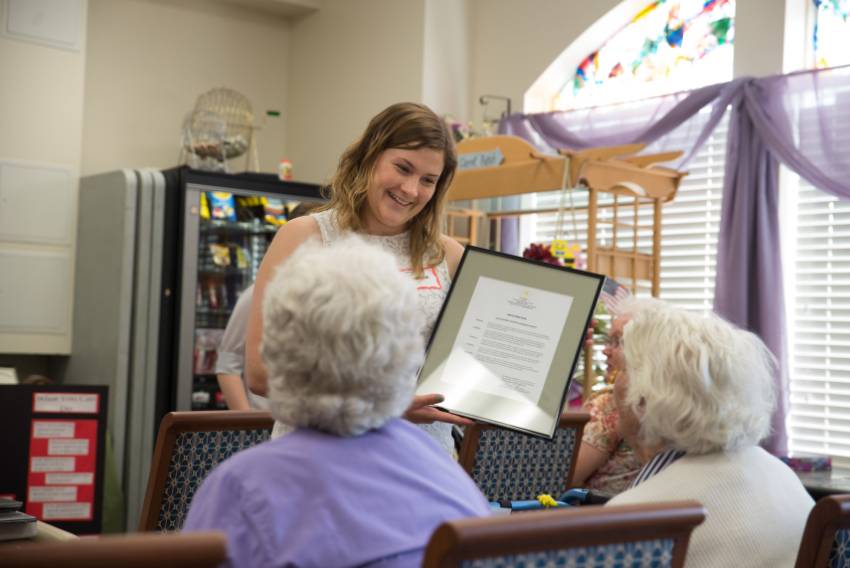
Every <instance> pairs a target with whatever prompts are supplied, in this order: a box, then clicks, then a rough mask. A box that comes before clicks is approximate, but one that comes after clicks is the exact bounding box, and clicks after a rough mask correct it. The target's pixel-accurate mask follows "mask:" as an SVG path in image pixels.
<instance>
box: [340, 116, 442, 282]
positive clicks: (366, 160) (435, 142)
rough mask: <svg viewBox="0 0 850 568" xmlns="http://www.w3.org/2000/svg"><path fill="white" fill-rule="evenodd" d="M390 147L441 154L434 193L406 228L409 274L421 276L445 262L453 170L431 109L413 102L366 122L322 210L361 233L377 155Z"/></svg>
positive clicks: (438, 120) (344, 158)
mask: <svg viewBox="0 0 850 568" xmlns="http://www.w3.org/2000/svg"><path fill="white" fill-rule="evenodd" d="M390 148H401V149H405V150H417V149H419V148H430V149H432V150H437V151H440V152H442V153H443V171H442V172H441V173H440V178H439V179H438V180H437V185H436V188H435V190H434V195H433V197H432V198H431V200H430V201H428V203H427V204H426V205H425V207H424V208H423V209H422V211H420V212H419V214H418V215H417V216H416V217H415V218H413V220H411V222H410V226H409V227H408V229H409V230H410V259H411V263H412V269H413V273H414V274H415V275H416V276H422V273H423V269H424V266H425V265H426V263H429V264H437V263H440V262H442V260H443V258H445V254H446V253H445V247H444V246H443V243H442V242H441V240H440V236H441V235H442V230H441V224H442V221H443V219H442V217H443V207H444V204H445V198H446V190H447V189H448V187H449V184H451V181H452V178H453V177H454V173H455V168H456V166H457V153H456V152H455V145H454V140H453V138H452V135H451V133H450V132H449V130H448V128H447V127H446V124H445V122H444V121H443V120H442V119H441V118H440V117H439V116H437V115H436V114H434V112H433V111H432V110H431V109H429V108H428V107H426V106H425V105H421V104H416V103H396V104H394V105H392V106H390V107H388V108H386V109H384V110H383V111H381V112H380V113H379V114H378V115H377V116H375V117H374V118H373V119H372V120H371V121H369V125H368V126H367V127H366V130H365V132H363V134H362V136H360V138H359V139H358V140H357V141H356V142H354V143H353V144H352V145H351V146H349V147H348V148H347V149H346V150H345V152H343V154H342V156H341V157H340V159H339V166H338V167H337V170H336V173H335V174H334V176H333V178H332V179H331V182H330V187H329V189H330V195H329V202H328V204H327V205H326V206H325V207H324V209H332V210H333V211H334V213H335V215H336V221H337V223H338V224H339V226H340V227H341V228H342V229H349V230H352V231H358V232H360V231H363V230H364V229H365V226H364V223H363V208H364V207H366V193H367V191H368V189H369V185H370V184H371V183H372V179H373V177H374V172H375V164H377V162H378V157H379V156H380V155H381V153H383V152H384V151H385V150H388V149H390Z"/></svg>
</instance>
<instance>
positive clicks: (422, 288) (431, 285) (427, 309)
mask: <svg viewBox="0 0 850 568" xmlns="http://www.w3.org/2000/svg"><path fill="white" fill-rule="evenodd" d="M312 217H313V218H314V219H315V220H316V222H317V223H318V224H319V231H320V232H321V234H322V243H323V244H325V245H327V244H329V243H332V242H333V241H335V240H336V239H338V238H339V237H340V236H341V235H342V233H343V231H342V230H341V229H340V228H339V225H337V223H336V220H335V219H334V216H333V211H330V210H329V211H320V212H318V213H313V214H312ZM361 236H362V237H363V238H364V239H366V240H367V241H369V242H372V243H375V244H378V245H380V246H381V247H382V248H384V249H386V250H387V251H389V252H390V253H392V254H393V256H395V257H396V258H397V259H398V263H399V266H402V267H404V268H402V270H403V271H404V270H407V271H411V272H412V267H411V262H410V234H409V233H408V232H404V233H402V234H400V235H392V236H389V237H383V236H376V235H366V234H362V235H361ZM417 282H418V285H417V292H418V294H417V296H418V299H419V307H420V308H421V309H422V312H423V313H424V314H425V328H424V329H423V330H422V335H423V336H424V338H425V341H427V340H428V338H429V337H430V336H431V331H432V330H433V329H434V323H435V322H436V321H437V316H438V315H439V314H440V308H442V306H443V301H444V300H445V299H446V294H448V292H449V287H450V286H451V277H450V276H449V266H448V264H447V263H446V261H445V259H444V260H443V261H442V262H441V263H440V264H438V265H437V266H429V267H426V268H425V276H424V278H422V279H421V280H418V281H417ZM419 426H420V427H421V428H422V429H424V430H425V431H427V432H428V433H429V434H431V436H433V437H434V438H435V439H436V440H437V441H438V442H439V443H440V445H442V446H443V447H444V448H445V449H446V451H448V452H449V453H450V454H454V440H453V439H452V427H451V425H450V424H445V423H442V422H435V423H434V424H420V425H419Z"/></svg>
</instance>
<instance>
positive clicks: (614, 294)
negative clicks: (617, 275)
mask: <svg viewBox="0 0 850 568" xmlns="http://www.w3.org/2000/svg"><path fill="white" fill-rule="evenodd" d="M599 296H600V298H601V299H602V303H603V304H605V309H606V310H608V313H609V314H611V315H612V316H617V315H619V313H620V309H619V305H620V302H622V301H623V300H625V299H627V298H628V297H630V296H631V293H630V292H629V291H628V289H626V287H625V286H623V285H622V284H620V283H619V282H617V281H616V280H614V279H613V278H608V277H606V278H605V282H603V283H602V292H600V294H599Z"/></svg>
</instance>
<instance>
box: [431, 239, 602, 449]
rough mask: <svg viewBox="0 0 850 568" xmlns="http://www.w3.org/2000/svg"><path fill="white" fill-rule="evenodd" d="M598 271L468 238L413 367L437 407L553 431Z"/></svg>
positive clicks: (533, 431) (530, 430)
mask: <svg viewBox="0 0 850 568" xmlns="http://www.w3.org/2000/svg"><path fill="white" fill-rule="evenodd" d="M603 279H604V277H603V276H601V275H599V274H594V273H591V272H584V271H581V270H574V269H571V268H565V267H559V266H552V265H549V264H543V263H539V262H534V261H531V260H527V259H524V258H520V257H517V256H512V255H507V254H503V253H498V252H493V251H490V250H486V249H482V248H478V247H473V246H467V247H466V250H465V251H464V254H463V258H462V259H461V262H460V266H459V267H458V270H457V274H456V275H455V279H454V282H453V283H452V288H451V290H450V292H449V295H448V297H447V298H446V301H445V303H444V304H443V308H442V311H441V312H440V316H439V318H438V319H437V323H436V325H435V326H434V331H433V333H432V335H431V340H430V342H429V343H428V354H427V356H426V357H425V362H424V364H423V365H422V369H421V370H420V372H419V385H418V386H417V388H416V393H417V394H428V393H440V394H442V395H443V396H445V400H444V401H443V402H442V403H441V404H440V405H439V406H440V408H442V409H444V410H447V411H449V412H452V413H454V414H458V415H460V416H466V417H468V418H472V419H474V420H478V421H481V422H488V423H492V424H496V425H499V426H503V427H505V428H511V429H514V430H520V431H522V432H526V433H529V434H534V435H537V436H542V437H546V438H552V437H553V436H554V434H555V429H556V428H557V425H558V418H559V416H560V414H561V408H562V407H563V404H564V398H565V396H566V393H567V388H568V387H569V383H570V379H571V378H572V376H573V373H574V372H575V367H576V364H577V362H578V357H579V354H580V353H581V347H582V344H583V342H584V335H585V331H586V330H587V327H588V325H589V324H590V320H591V317H592V315H593V308H594V306H595V305H596V300H597V298H598V297H599V291H600V289H601V287H602V282H603Z"/></svg>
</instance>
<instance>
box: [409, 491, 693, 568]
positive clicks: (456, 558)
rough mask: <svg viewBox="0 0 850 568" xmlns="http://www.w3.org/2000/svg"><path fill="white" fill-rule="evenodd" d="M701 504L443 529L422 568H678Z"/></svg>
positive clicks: (541, 514) (468, 522)
mask: <svg viewBox="0 0 850 568" xmlns="http://www.w3.org/2000/svg"><path fill="white" fill-rule="evenodd" d="M704 519H705V510H704V509H703V507H702V506H701V505H700V504H699V503H697V502H696V501H680V502H671V503H657V504H644V505H621V506H611V507H580V508H574V509H558V510H555V511H536V512H533V513H524V514H522V515H510V516H500V517H487V518H480V519H462V520H460V521H454V522H450V523H443V524H442V525H440V526H439V527H438V528H437V530H436V531H435V532H434V534H433V535H432V536H431V540H430V541H429V542H428V546H427V548H426V549H425V557H424V561H423V564H422V566H423V568H437V567H440V568H453V567H457V568H508V567H510V568H517V567H527V568H533V567H538V566H539V567H546V568H552V567H556V566H557V567H561V566H563V567H570V568H637V567H640V568H643V567H646V568H650V567H651V568H668V567H669V568H680V567H681V566H683V564H684V561H685V555H686V553H687V548H688V541H689V540H690V537H691V532H692V531H693V529H694V527H696V526H697V525H699V524H700V523H701V522H702V521H703V520H704Z"/></svg>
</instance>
